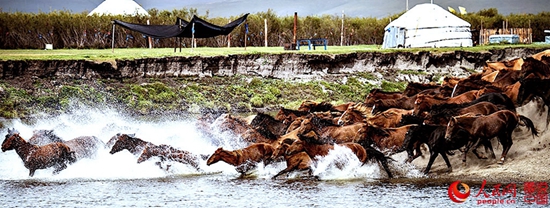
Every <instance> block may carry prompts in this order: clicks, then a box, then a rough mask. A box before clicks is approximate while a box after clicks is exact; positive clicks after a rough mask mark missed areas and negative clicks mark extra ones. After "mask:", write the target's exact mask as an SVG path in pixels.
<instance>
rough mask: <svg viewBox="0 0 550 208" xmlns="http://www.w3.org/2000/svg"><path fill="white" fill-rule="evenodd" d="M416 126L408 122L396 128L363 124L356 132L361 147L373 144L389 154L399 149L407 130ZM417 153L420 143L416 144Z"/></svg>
mask: <svg viewBox="0 0 550 208" xmlns="http://www.w3.org/2000/svg"><path fill="white" fill-rule="evenodd" d="M413 126H416V125H415V124H409V125H405V126H401V127H397V128H383V127H377V126H371V125H365V126H364V127H363V128H361V129H360V130H359V131H358V132H357V134H358V139H357V140H359V143H360V144H361V145H363V147H368V146H371V145H374V146H376V147H378V148H379V149H380V150H381V151H385V152H389V153H391V154H395V153H398V152H399V151H401V150H402V149H401V147H402V146H403V141H404V139H405V135H406V134H407V131H408V130H409V129H410V128H411V127H413ZM416 148H417V153H420V145H418V146H416Z"/></svg>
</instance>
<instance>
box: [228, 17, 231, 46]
mask: <svg viewBox="0 0 550 208" xmlns="http://www.w3.org/2000/svg"><path fill="white" fill-rule="evenodd" d="M229 22H231V20H229ZM227 47H228V48H231V33H229V34H227Z"/></svg>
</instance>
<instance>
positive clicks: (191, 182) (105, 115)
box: [0, 107, 535, 207]
mask: <svg viewBox="0 0 550 208" xmlns="http://www.w3.org/2000/svg"><path fill="white" fill-rule="evenodd" d="M4 125H5V127H6V128H8V127H9V128H15V129H17V130H18V131H19V132H20V133H21V136H22V137H23V138H25V139H28V138H30V136H31V135H32V131H33V130H37V129H54V131H55V133H56V134H57V135H59V136H60V137H62V138H64V139H66V140H68V139H71V138H74V137H77V136H84V135H93V136H97V137H98V138H100V139H101V140H103V141H104V142H107V141H108V140H109V139H110V138H111V137H112V136H114V135H115V134H117V133H128V134H130V133H135V134H136V137H138V138H142V139H144V140H147V141H150V142H153V143H155V144H169V145H172V146H174V147H176V148H179V149H184V150H187V151H190V152H193V153H195V154H206V155H208V154H211V153H213V152H214V150H216V149H217V148H218V147H224V149H229V150H231V149H238V148H243V147H244V144H243V143H241V142H238V141H237V140H236V138H235V137H234V136H232V135H230V134H228V133H227V132H216V133H215V135H217V136H216V138H208V137H205V136H203V135H202V134H201V133H200V132H198V131H197V130H196V128H195V123H194V120H193V119H190V118H189V116H181V117H178V116H172V117H170V118H168V119H159V118H157V119H154V120H149V121H146V120H145V119H143V118H139V119H138V118H133V117H131V116H125V115H122V114H120V113H118V112H116V111H115V110H111V109H108V108H107V109H99V108H87V107H80V108H75V109H74V112H73V113H67V114H63V115H59V116H49V115H41V116H40V118H38V119H36V120H34V121H33V122H23V121H20V120H10V121H5V122H4ZM6 133H7V129H2V130H1V132H0V134H2V135H6ZM108 151H109V150H108V149H105V150H101V151H99V152H98V153H97V155H96V157H95V158H93V159H82V160H80V161H78V162H76V163H74V164H72V165H69V166H68V168H67V169H65V170H63V171H61V172H60V173H59V174H57V175H52V169H44V170H38V171H37V172H36V173H35V175H34V177H32V178H31V177H29V176H28V170H27V169H26V168H25V167H24V166H23V163H22V161H21V159H20V158H19V157H18V155H17V154H16V153H15V151H7V152H2V153H0V164H1V165H0V206H2V207H61V206H64V207H432V206H434V205H444V206H446V207H452V206H457V207H458V206H460V207H479V206H480V205H478V204H477V203H476V199H479V197H478V198H473V199H468V200H467V201H466V202H465V203H462V204H458V203H455V202H452V201H451V200H450V199H449V197H448V194H447V190H448V187H449V184H450V183H452V182H453V181H454V179H453V180H450V179H438V178H430V177H427V176H425V175H423V174H421V173H420V170H419V169H418V168H417V167H414V166H412V165H409V164H403V163H402V162H400V161H403V159H404V158H398V159H397V162H394V164H393V165H392V167H391V168H392V169H393V170H394V171H395V172H396V173H397V175H398V178H397V179H387V178H386V176H385V173H384V172H383V171H381V169H380V168H379V167H378V165H376V164H367V165H364V166H360V163H359V161H358V160H357V159H356V158H355V157H353V156H352V155H351V152H350V151H349V150H347V149H343V148H336V149H335V150H334V151H332V152H331V153H330V154H329V155H328V156H327V157H326V158H323V159H321V160H320V161H319V162H318V163H317V164H316V167H315V168H314V174H315V175H317V176H319V179H318V180H317V179H310V178H307V177H303V176H304V175H303V174H302V173H292V174H289V175H288V176H287V177H280V178H279V179H277V180H273V179H271V177H272V176H273V175H275V174H276V173H277V172H278V171H280V170H282V169H284V168H285V164H284V163H282V162H281V163H275V164H270V165H268V166H263V164H260V165H259V167H258V168H257V169H256V170H255V171H254V172H253V173H252V174H251V175H249V176H246V177H239V174H238V173H237V171H235V169H234V167H233V166H230V165H227V164H225V163H223V162H219V163H216V164H213V165H211V166H207V165H206V162H205V161H202V163H201V170H200V171H197V170H195V169H193V168H191V167H189V166H186V165H184V164H172V166H171V168H170V170H169V171H165V170H161V169H159V168H158V167H157V166H156V165H155V162H156V161H155V159H152V160H150V161H146V162H144V163H141V164H137V163H136V160H137V158H136V157H135V156H134V155H132V154H130V153H129V152H128V151H122V152H119V153H116V154H109V153H108ZM335 161H339V162H340V163H341V162H344V163H345V164H346V166H345V168H344V169H342V170H341V169H338V168H335V167H334V162H335ZM472 183H477V184H473V185H471V186H472V187H473V188H472V190H473V189H474V188H477V189H476V190H479V187H480V186H479V183H480V182H468V184H472ZM474 186H475V187H474ZM476 190H474V191H476ZM472 195H475V193H472ZM471 198H472V197H471ZM513 199H517V202H516V203H514V204H508V206H511V207H516V206H528V204H525V203H524V202H523V200H521V199H522V193H521V191H520V190H518V195H517V196H516V197H514V198H513ZM488 206H489V207H491V206H494V205H488ZM532 206H535V205H532Z"/></svg>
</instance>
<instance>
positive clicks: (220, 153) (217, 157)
mask: <svg viewBox="0 0 550 208" xmlns="http://www.w3.org/2000/svg"><path fill="white" fill-rule="evenodd" d="M224 152H226V151H225V150H223V148H222V147H220V148H218V149H217V150H216V151H214V153H213V154H212V155H211V156H210V158H208V160H207V161H206V165H208V166H210V165H212V164H214V163H217V162H218V161H220V160H221V159H222V157H223V154H224Z"/></svg>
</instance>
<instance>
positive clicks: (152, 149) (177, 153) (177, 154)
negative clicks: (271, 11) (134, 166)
mask: <svg viewBox="0 0 550 208" xmlns="http://www.w3.org/2000/svg"><path fill="white" fill-rule="evenodd" d="M155 156H156V157H159V158H160V160H161V161H166V160H169V161H175V162H179V163H183V164H188V165H191V166H192V167H194V168H195V169H197V170H200V167H199V157H198V156H197V155H194V154H193V153H190V152H188V151H185V150H179V149H176V148H174V147H172V146H170V145H165V144H161V145H158V146H146V147H145V149H143V151H142V152H141V155H140V156H139V158H138V160H137V163H142V162H144V161H146V160H148V159H149V158H151V157H155ZM159 165H160V164H159ZM161 168H162V167H161ZM168 168H169V166H168V167H167V168H166V169H168Z"/></svg>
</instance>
